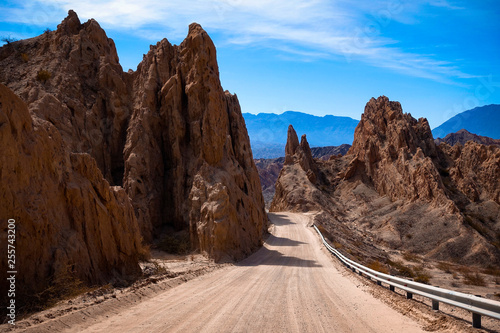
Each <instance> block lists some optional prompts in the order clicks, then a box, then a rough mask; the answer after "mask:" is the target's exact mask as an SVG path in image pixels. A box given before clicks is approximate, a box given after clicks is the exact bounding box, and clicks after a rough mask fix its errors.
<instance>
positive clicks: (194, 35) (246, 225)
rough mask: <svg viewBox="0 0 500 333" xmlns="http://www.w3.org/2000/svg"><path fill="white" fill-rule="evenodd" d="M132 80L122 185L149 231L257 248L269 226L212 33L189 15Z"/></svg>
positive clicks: (215, 252) (216, 245)
mask: <svg viewBox="0 0 500 333" xmlns="http://www.w3.org/2000/svg"><path fill="white" fill-rule="evenodd" d="M132 79H133V82H134V86H133V89H132V91H133V93H132V95H133V96H136V97H135V100H134V101H133V114H132V117H131V121H130V126H129V130H128V135H127V140H126V145H125V150H124V158H125V177H124V179H125V181H124V187H125V189H126V191H127V193H128V194H129V195H130V197H131V199H132V202H133V204H134V207H135V209H136V214H137V216H138V219H139V222H140V225H141V226H142V230H143V235H144V236H145V238H146V239H151V238H152V233H153V230H160V229H161V228H162V227H164V226H166V225H168V226H172V227H174V228H175V229H185V228H189V229H190V230H191V239H192V242H193V245H195V247H199V248H200V249H201V250H202V251H206V252H207V253H209V254H210V255H212V256H213V257H214V258H220V257H221V256H223V255H224V254H228V255H230V256H231V257H233V258H241V257H243V256H244V255H247V254H249V253H250V252H251V251H253V250H255V248H256V247H257V246H258V245H259V242H260V240H261V237H262V233H263V230H264V228H265V225H266V215H265V211H264V202H263V198H262V194H261V191H260V183H259V178H258V173H257V170H256V168H255V164H254V162H253V158H252V153H251V150H250V141H249V138H248V135H247V133H246V129H245V123H244V120H243V117H242V115H241V110H240V107H239V103H238V99H237V97H236V96H235V95H231V94H229V93H228V92H224V91H223V90H222V88H221V85H220V81H219V71H218V66H217V60H216V51H215V46H214V44H213V43H212V41H211V39H210V37H209V36H208V34H207V33H206V32H205V31H204V30H203V29H202V28H201V27H200V26H199V25H197V24H192V25H191V26H190V27H189V33H188V37H187V38H186V39H185V40H184V42H182V43H181V45H180V46H172V45H171V44H170V43H169V42H168V41H167V40H166V39H164V40H162V41H161V42H159V43H158V44H157V45H156V46H152V47H151V50H150V51H149V52H148V54H147V55H146V56H145V57H144V60H143V61H142V62H141V64H139V66H138V68H137V71H136V72H135V73H134V74H133V77H132Z"/></svg>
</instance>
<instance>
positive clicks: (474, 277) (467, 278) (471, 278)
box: [464, 273, 486, 287]
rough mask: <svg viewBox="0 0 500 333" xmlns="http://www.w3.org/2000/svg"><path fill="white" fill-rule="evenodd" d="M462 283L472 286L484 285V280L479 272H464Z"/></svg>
mask: <svg viewBox="0 0 500 333" xmlns="http://www.w3.org/2000/svg"><path fill="white" fill-rule="evenodd" d="M464 283H465V284H468V285H472V286H480V287H486V281H485V279H484V277H483V276H482V275H481V274H479V273H474V274H473V273H465V274H464Z"/></svg>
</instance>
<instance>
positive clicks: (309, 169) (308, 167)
mask: <svg viewBox="0 0 500 333" xmlns="http://www.w3.org/2000/svg"><path fill="white" fill-rule="evenodd" d="M293 163H298V164H299V165H300V166H301V168H302V170H304V171H305V173H306V174H307V177H308V179H309V181H310V182H311V183H315V182H316V172H317V167H316V163H315V162H314V159H313V157H312V153H311V148H310V147H309V143H308V142H307V138H306V135H305V134H304V135H302V137H301V138H300V144H299V139H298V137H297V133H296V132H295V129H294V128H293V126H292V125H289V126H288V138H287V141H286V146H285V164H293Z"/></svg>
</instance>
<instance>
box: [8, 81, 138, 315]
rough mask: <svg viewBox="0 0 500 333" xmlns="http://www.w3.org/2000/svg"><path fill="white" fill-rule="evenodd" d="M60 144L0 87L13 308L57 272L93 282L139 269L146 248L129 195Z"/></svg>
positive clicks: (133, 273) (53, 132) (87, 160)
mask: <svg viewBox="0 0 500 333" xmlns="http://www.w3.org/2000/svg"><path fill="white" fill-rule="evenodd" d="M66 148H67V147H66V146H65V143H64V141H63V140H62V137H61V134H60V132H59V131H58V130H57V129H56V128H55V127H54V126H53V125H52V124H51V123H50V122H48V121H45V120H42V119H40V118H38V117H37V116H36V115H33V116H30V114H29V112H28V109H27V107H26V105H25V104H24V102H22V101H21V100H20V99H19V97H17V96H16V95H15V94H14V93H13V92H12V91H10V89H8V88H7V87H6V86H4V85H2V84H0V150H1V152H2V154H1V156H0V159H1V162H0V174H1V177H2V178H1V179H2V181H1V182H0V198H1V201H2V205H1V206H0V229H1V230H3V232H2V233H1V235H0V239H1V244H2V248H3V250H5V253H6V247H7V244H8V242H7V221H8V219H14V220H15V225H16V238H15V244H13V245H14V246H15V249H16V264H15V270H16V271H17V272H19V274H18V275H17V277H16V286H17V291H18V294H17V295H18V297H17V301H18V302H19V303H18V307H19V306H21V305H23V304H26V302H28V301H32V302H36V300H34V299H31V300H29V299H28V298H33V297H34V296H33V295H35V294H37V293H40V292H42V291H43V290H44V289H46V288H47V287H48V286H51V285H52V284H53V282H54V278H55V277H56V276H58V275H61V274H68V276H70V277H73V278H74V279H75V281H76V279H79V280H81V281H83V282H85V283H88V284H91V285H92V284H99V283H104V282H106V283H110V282H111V283H113V282H118V281H120V280H122V279H133V278H135V277H137V276H138V275H140V273H141V270H140V268H139V264H138V259H139V255H141V254H142V253H144V250H143V249H142V246H141V236H140V232H139V226H138V224H137V220H136V218H135V215H134V211H133V207H132V204H131V202H130V199H129V198H128V196H127V194H126V193H125V191H124V190H123V189H122V188H120V187H112V186H111V187H110V186H109V183H108V182H107V181H106V180H105V179H104V178H103V176H102V173H101V171H100V170H99V168H98V167H97V165H96V162H95V160H94V159H93V158H92V157H91V156H90V155H88V154H85V153H71V152H69V151H68V150H67V149H66ZM9 244H11V245H12V243H9ZM6 259H7V256H6V255H5V256H2V257H1V259H0V261H1V267H2V268H4V269H3V270H2V273H1V274H2V275H1V276H2V280H4V281H5V279H4V278H5V276H4V274H5V273H6V271H7V270H6V269H5V268H6V267H7V261H6ZM13 270H14V269H13ZM1 286H2V288H3V287H5V286H6V284H5V283H2V284H1ZM59 287H61V288H64V287H67V286H54V289H57V288H59ZM3 291H4V290H2V298H3V297H5V295H7V293H6V292H3ZM38 297H39V296H38Z"/></svg>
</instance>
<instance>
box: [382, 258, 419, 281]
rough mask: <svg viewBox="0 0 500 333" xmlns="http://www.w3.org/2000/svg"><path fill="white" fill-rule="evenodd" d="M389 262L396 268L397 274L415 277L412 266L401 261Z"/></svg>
mask: <svg viewBox="0 0 500 333" xmlns="http://www.w3.org/2000/svg"><path fill="white" fill-rule="evenodd" d="M388 264H389V265H390V266H391V267H392V268H394V269H395V270H396V272H397V274H399V275H401V276H404V277H408V278H414V277H415V273H414V272H413V269H411V267H408V266H406V265H404V264H403V263H402V262H401V261H389V262H388Z"/></svg>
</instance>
